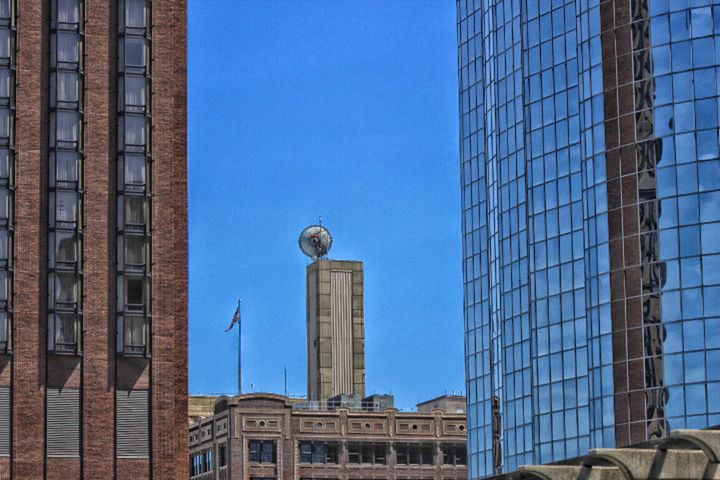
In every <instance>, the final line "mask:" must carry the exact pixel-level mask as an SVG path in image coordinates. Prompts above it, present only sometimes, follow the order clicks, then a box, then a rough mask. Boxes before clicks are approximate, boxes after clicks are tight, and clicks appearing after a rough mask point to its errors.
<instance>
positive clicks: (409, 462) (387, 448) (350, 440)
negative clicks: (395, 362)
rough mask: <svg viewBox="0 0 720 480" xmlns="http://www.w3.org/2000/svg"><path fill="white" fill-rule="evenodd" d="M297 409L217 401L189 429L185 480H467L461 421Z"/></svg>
mask: <svg viewBox="0 0 720 480" xmlns="http://www.w3.org/2000/svg"><path fill="white" fill-rule="evenodd" d="M383 397H386V396H383ZM382 400H384V401H387V400H388V399H387V398H383V399H382ZM294 403H295V402H293V401H291V400H290V399H288V398H287V397H283V396H281V395H275V394H269V393H251V394H245V395H238V396H236V397H220V398H218V400H217V401H216V403H215V414H214V415H213V416H212V417H208V418H205V419H203V420H202V421H200V422H197V423H194V424H192V425H191V426H190V478H191V479H193V480H230V479H243V480H250V479H261V478H264V479H278V480H279V479H298V480H300V479H312V478H322V479H338V480H340V479H342V480H351V479H358V480H359V479H371V478H372V479H387V480H400V479H408V480H409V479H416V480H420V479H437V480H440V479H448V480H451V479H452V480H461V479H466V478H467V466H466V463H467V461H466V457H467V453H466V437H465V435H466V421H465V420H466V418H465V415H464V414H457V413H445V412H443V411H442V410H440V409H434V410H432V411H431V412H424V413H418V412H399V411H398V410H397V409H395V408H391V407H390V408H386V409H384V410H383V409H381V408H379V407H380V404H379V403H378V404H374V405H373V406H370V403H371V402H369V401H368V402H365V403H364V405H362V406H359V404H358V406H359V408H355V407H352V406H342V407H338V408H336V409H327V408H324V409H322V410H307V409H306V408H307V405H302V404H295V405H293V404H294Z"/></svg>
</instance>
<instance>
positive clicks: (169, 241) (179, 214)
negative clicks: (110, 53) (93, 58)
mask: <svg viewBox="0 0 720 480" xmlns="http://www.w3.org/2000/svg"><path fill="white" fill-rule="evenodd" d="M152 15H153V31H152V32H153V40H152V43H153V52H152V65H153V81H152V91H153V96H152V99H153V130H152V144H153V150H152V155H153V193H154V197H153V202H152V207H153V211H152V225H153V229H154V230H153V235H152V248H153V253H152V255H153V259H154V262H155V264H154V265H153V279H152V296H153V301H152V312H153V326H154V335H153V346H152V354H153V355H152V365H151V379H152V401H151V402H152V478H153V479H154V480H160V479H162V480H165V479H167V480H174V479H183V478H189V471H188V456H189V445H188V429H187V388H188V386H187V367H188V361H187V342H188V310H187V309H188V298H187V281H188V270H187V268H188V266H187V259H188V238H187V140H186V138H187V108H186V105H187V3H186V1H185V0H153V2H152Z"/></svg>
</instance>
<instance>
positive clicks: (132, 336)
mask: <svg viewBox="0 0 720 480" xmlns="http://www.w3.org/2000/svg"><path fill="white" fill-rule="evenodd" d="M144 351H145V318H144V317H135V316H132V315H125V352H126V353H132V352H137V353H144Z"/></svg>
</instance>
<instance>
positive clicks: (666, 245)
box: [457, 0, 720, 478]
mask: <svg viewBox="0 0 720 480" xmlns="http://www.w3.org/2000/svg"><path fill="white" fill-rule="evenodd" d="M457 13H458V44H459V51H458V60H459V72H458V73H459V88H460V116H461V117H460V127H461V128H460V137H461V138H460V142H461V145H460V147H461V148H460V150H461V182H462V209H463V215H462V230H463V255H464V258H463V260H464V264H463V272H464V279H465V282H464V285H465V292H464V297H465V332H466V333H465V353H466V374H467V390H468V392H467V393H468V397H467V398H468V423H469V432H468V439H469V454H470V462H471V464H470V467H471V475H470V476H471V478H478V477H482V476H486V475H490V474H493V473H496V472H499V471H503V472H508V471H512V470H515V469H516V468H517V467H518V466H519V465H523V464H538V463H547V462H551V461H555V460H559V459H562V458H567V457H573V456H577V455H581V454H583V453H586V452H587V451H588V450H589V449H590V448H596V447H608V446H621V445H627V444H630V443H636V442H640V441H645V440H648V439H652V438H658V437H662V436H664V435H666V434H668V433H669V432H670V430H671V429H678V428H701V427H705V426H708V425H713V424H720V161H719V160H718V150H719V148H718V147H719V142H718V125H719V112H720V110H719V108H718V106H719V103H720V1H719V0H715V1H711V0H607V1H602V2H601V1H600V0H459V1H458V2H457ZM716 48H717V49H718V51H717V52H715V49H716Z"/></svg>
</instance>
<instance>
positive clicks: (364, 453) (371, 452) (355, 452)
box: [348, 443, 387, 465]
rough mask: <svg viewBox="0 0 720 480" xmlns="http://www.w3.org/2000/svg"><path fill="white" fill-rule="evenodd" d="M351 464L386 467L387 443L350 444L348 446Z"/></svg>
mask: <svg viewBox="0 0 720 480" xmlns="http://www.w3.org/2000/svg"><path fill="white" fill-rule="evenodd" d="M348 461H349V462H350V463H367V464H374V465H385V464H386V463H387V444H386V443H350V444H348Z"/></svg>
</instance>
